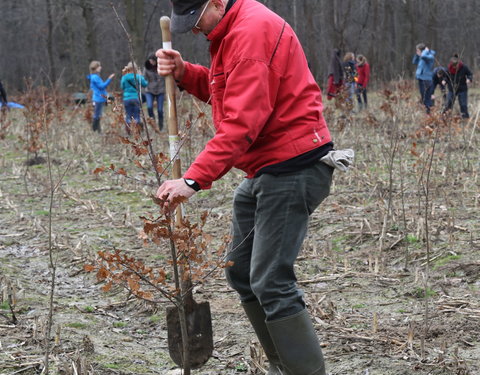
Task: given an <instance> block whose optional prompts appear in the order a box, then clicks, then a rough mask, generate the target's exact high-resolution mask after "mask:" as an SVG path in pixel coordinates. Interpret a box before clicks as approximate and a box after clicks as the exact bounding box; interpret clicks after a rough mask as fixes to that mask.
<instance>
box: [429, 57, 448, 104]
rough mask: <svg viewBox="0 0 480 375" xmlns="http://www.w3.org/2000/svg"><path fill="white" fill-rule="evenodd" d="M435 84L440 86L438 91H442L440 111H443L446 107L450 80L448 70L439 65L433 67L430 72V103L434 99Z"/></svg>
mask: <svg viewBox="0 0 480 375" xmlns="http://www.w3.org/2000/svg"><path fill="white" fill-rule="evenodd" d="M437 86H439V87H440V91H441V93H442V99H443V100H442V107H443V109H442V111H443V112H445V111H446V109H447V95H448V94H447V93H448V92H450V91H452V80H451V78H450V74H449V73H448V70H447V69H446V68H445V67H443V66H439V67H436V68H435V69H433V74H432V89H431V93H432V103H433V101H434V100H435V89H436V88H437Z"/></svg>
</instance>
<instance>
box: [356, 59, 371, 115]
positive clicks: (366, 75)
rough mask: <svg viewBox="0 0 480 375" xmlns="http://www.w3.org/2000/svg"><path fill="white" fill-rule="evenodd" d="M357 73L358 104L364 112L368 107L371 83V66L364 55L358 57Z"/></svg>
mask: <svg viewBox="0 0 480 375" xmlns="http://www.w3.org/2000/svg"><path fill="white" fill-rule="evenodd" d="M357 72H358V76H357V79H356V86H357V87H356V94H357V102H358V108H359V110H362V109H363V108H367V106H368V98H367V86H368V82H369V81H370V65H369V64H368V61H367V58H366V57H365V56H363V55H358V56H357Z"/></svg>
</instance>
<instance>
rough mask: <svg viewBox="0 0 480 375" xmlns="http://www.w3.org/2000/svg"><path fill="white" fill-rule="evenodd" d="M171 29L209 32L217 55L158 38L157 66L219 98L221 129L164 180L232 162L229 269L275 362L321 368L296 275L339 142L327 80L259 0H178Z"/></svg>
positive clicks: (196, 91) (168, 199) (207, 182)
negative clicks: (329, 118)
mask: <svg viewBox="0 0 480 375" xmlns="http://www.w3.org/2000/svg"><path fill="white" fill-rule="evenodd" d="M172 4H173V12H172V18H171V31H172V32H174V33H185V32H189V31H191V32H193V33H194V34H204V35H205V36H206V37H207V39H208V40H209V41H210V53H211V65H210V67H204V66H200V65H195V64H192V63H189V62H186V61H184V60H183V59H182V56H181V54H180V53H179V52H178V51H175V50H171V49H161V50H158V51H157V53H156V55H157V58H158V72H159V74H161V75H163V76H166V75H169V74H173V76H174V78H175V80H176V81H177V83H178V85H179V86H180V87H181V88H183V89H184V90H186V91H188V92H189V93H191V94H193V95H195V96H196V97H197V98H199V99H201V100H203V101H205V102H207V103H210V104H211V106H212V117H213V123H214V126H215V128H216V133H215V135H214V136H213V138H212V139H210V141H209V142H208V143H207V144H206V146H205V148H204V150H203V151H202V152H201V153H200V154H199V155H198V156H197V157H196V159H195V161H194V162H193V163H192V165H191V166H190V167H189V168H188V170H187V171H186V172H185V174H184V176H183V178H182V179H178V180H169V181H165V182H164V183H163V184H162V185H161V186H160V187H159V188H158V191H157V197H158V198H160V199H162V200H163V201H164V209H165V210H173V209H174V208H175V203H174V202H172V200H174V199H175V198H176V197H186V198H189V197H191V196H192V195H193V194H195V192H196V191H198V190H200V189H209V188H210V187H211V185H212V183H213V182H214V181H215V180H217V179H219V178H221V177H222V176H223V175H224V174H225V173H227V172H228V171H229V170H230V169H231V168H233V167H235V168H239V169H241V170H243V171H244V172H245V178H244V179H243V181H242V182H241V183H240V185H239V186H238V187H237V189H236V190H235V193H234V202H233V214H232V231H233V233H232V244H231V249H230V250H229V253H228V255H227V260H229V261H232V262H233V266H230V267H228V268H227V269H226V276H227V280H228V282H229V284H230V285H231V286H232V287H233V288H234V289H235V290H236V291H237V292H238V294H239V297H240V301H241V304H242V307H243V309H244V310H245V313H246V315H247V317H248V319H249V321H250V322H251V324H252V326H253V328H254V330H255V332H256V334H257V336H258V339H259V341H260V343H261V345H262V346H263V348H264V349H265V353H266V355H267V357H268V359H269V363H270V369H269V372H268V374H270V375H275V374H277V375H279V374H290V375H306V374H308V375H325V374H326V372H325V364H324V360H323V356H322V351H321V348H320V345H319V341H318V338H317V335H316V332H315V329H314V327H313V325H312V322H311V319H310V316H309V313H308V312H307V310H306V306H305V301H304V299H303V292H302V291H301V290H300V289H299V288H298V287H297V284H296V277H295V272H294V262H295V259H296V258H297V256H298V253H299V251H300V248H301V246H302V242H303V240H304V238H305V235H306V232H307V226H308V220H309V216H310V214H311V213H312V212H313V211H314V210H315V209H316V207H317V206H318V205H319V204H320V203H321V202H322V201H323V200H324V199H325V198H326V197H327V196H328V194H329V191H330V185H331V181H332V174H333V168H332V167H330V166H328V165H327V164H325V163H324V162H322V161H320V158H322V157H324V156H325V155H326V154H327V153H329V152H330V151H332V149H333V143H332V140H331V137H330V133H329V131H328V127H327V124H326V122H325V119H324V118H323V115H322V111H323V104H322V95H321V91H320V88H319V87H318V85H317V83H316V82H315V79H314V78H313V76H312V74H311V72H310V70H309V68H308V64H307V60H306V58H305V54H304V52H303V49H302V46H301V45H300V42H299V40H298V39H297V36H296V35H295V33H294V31H293V30H292V28H291V27H290V25H288V24H287V23H286V22H285V21H284V20H283V19H282V18H280V17H279V16H278V15H276V14H275V13H273V12H272V11H270V10H269V9H268V8H266V7H265V6H264V5H262V4H260V3H259V2H257V1H255V0H209V1H204V0H203V1H202V0H188V1H185V0H182V1H181V0H173V1H172Z"/></svg>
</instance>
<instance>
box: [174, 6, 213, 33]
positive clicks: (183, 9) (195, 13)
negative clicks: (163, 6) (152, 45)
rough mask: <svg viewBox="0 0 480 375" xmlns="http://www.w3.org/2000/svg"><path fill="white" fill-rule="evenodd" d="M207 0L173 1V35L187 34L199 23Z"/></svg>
mask: <svg viewBox="0 0 480 375" xmlns="http://www.w3.org/2000/svg"><path fill="white" fill-rule="evenodd" d="M206 3H208V1H205V0H172V5H173V10H172V17H171V21H170V31H171V32H172V33H177V34H180V33H186V32H188V31H190V30H191V29H192V28H193V27H194V26H195V24H196V23H197V21H198V19H199V18H200V15H201V14H202V10H203V5H204V4H206Z"/></svg>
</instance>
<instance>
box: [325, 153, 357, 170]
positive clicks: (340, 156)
mask: <svg viewBox="0 0 480 375" xmlns="http://www.w3.org/2000/svg"><path fill="white" fill-rule="evenodd" d="M354 157H355V152H354V151H353V150H352V149H350V148H347V149H345V150H335V151H329V152H328V154H327V155H325V156H324V157H323V158H321V159H320V160H321V161H323V162H324V163H325V164H327V165H329V166H330V167H333V168H335V169H338V170H340V171H342V172H346V171H348V169H349V168H350V166H351V165H352V164H353V158H354Z"/></svg>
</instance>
